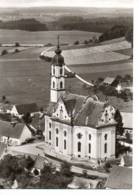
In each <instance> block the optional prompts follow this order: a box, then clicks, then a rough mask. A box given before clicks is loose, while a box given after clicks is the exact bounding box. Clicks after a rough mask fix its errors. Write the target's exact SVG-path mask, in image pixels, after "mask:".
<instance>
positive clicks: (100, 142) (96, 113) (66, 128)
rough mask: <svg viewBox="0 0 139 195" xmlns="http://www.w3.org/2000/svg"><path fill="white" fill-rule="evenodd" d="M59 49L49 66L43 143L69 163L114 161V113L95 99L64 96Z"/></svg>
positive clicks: (63, 80)
mask: <svg viewBox="0 0 139 195" xmlns="http://www.w3.org/2000/svg"><path fill="white" fill-rule="evenodd" d="M61 52H62V51H61V49H60V47H59V45H58V46H57V49H56V51H55V53H56V55H55V56H54V57H53V59H52V64H51V87H50V89H51V90H50V104H49V106H48V109H47V112H46V116H45V132H44V136H45V142H46V144H47V145H48V146H49V147H50V148H51V150H52V151H54V152H56V153H57V154H60V155H63V156H64V157H67V158H70V159H77V160H78V161H80V160H89V161H91V162H94V163H95V164H99V162H100V161H105V160H106V159H110V158H115V127H116V122H115V120H114V113H115V109H114V107H112V106H111V105H109V104H107V103H106V102H100V101H99V100H98V98H96V96H93V97H91V96H89V97H85V96H81V95H78V94H71V93H67V92H66V89H65V72H64V71H65V69H64V66H65V62H64V57H63V56H62V55H61Z"/></svg>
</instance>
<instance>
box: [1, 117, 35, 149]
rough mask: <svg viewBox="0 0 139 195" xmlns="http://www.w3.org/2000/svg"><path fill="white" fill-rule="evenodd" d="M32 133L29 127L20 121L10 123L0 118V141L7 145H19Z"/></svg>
mask: <svg viewBox="0 0 139 195" xmlns="http://www.w3.org/2000/svg"><path fill="white" fill-rule="evenodd" d="M31 137H32V134H31V131H30V130H29V128H28V127H27V126H26V125H25V124H22V123H17V124H11V123H10V122H7V121H2V120H0V142H3V143H5V144H7V145H14V146H15V145H20V144H21V143H23V142H24V141H25V140H26V139H27V138H31Z"/></svg>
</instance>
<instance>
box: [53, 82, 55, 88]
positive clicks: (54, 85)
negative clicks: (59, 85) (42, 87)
mask: <svg viewBox="0 0 139 195" xmlns="http://www.w3.org/2000/svg"><path fill="white" fill-rule="evenodd" d="M53 89H55V81H53Z"/></svg>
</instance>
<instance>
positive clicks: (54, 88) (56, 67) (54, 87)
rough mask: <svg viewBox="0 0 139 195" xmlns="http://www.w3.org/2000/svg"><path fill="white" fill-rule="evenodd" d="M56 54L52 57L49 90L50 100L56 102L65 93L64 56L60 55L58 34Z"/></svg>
mask: <svg viewBox="0 0 139 195" xmlns="http://www.w3.org/2000/svg"><path fill="white" fill-rule="evenodd" d="M55 53H56V55H55V56H54V57H53V59H52V64H51V92H50V101H51V102H55V103H56V102H57V101H58V99H59V97H60V96H61V95H63V94H64V93H65V70H64V64H65V63H64V57H63V56H62V55H61V53H62V51H61V49H60V46H59V36H58V44H57V49H56V50H55Z"/></svg>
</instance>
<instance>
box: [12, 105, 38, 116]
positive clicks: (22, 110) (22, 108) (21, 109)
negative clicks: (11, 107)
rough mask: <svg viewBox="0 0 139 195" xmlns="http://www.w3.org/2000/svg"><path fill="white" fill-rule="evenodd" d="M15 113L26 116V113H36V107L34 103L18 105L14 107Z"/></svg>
mask: <svg viewBox="0 0 139 195" xmlns="http://www.w3.org/2000/svg"><path fill="white" fill-rule="evenodd" d="M15 107H16V109H17V112H18V113H19V114H26V113H27V112H29V113H33V112H38V111H39V109H38V106H37V104H36V103H30V104H18V105H15Z"/></svg>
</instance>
